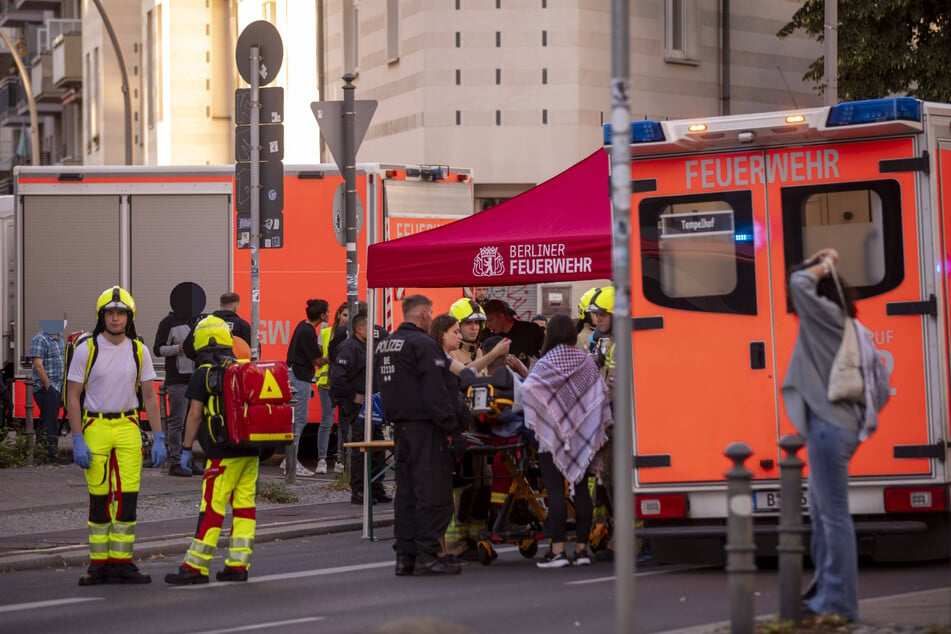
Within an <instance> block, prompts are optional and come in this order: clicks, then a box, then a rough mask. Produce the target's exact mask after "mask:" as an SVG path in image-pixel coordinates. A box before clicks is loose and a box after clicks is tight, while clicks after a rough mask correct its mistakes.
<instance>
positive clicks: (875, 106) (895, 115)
mask: <svg viewBox="0 0 951 634" xmlns="http://www.w3.org/2000/svg"><path fill="white" fill-rule="evenodd" d="M898 120H904V121H921V102H920V101H918V100H917V99H915V98H914V97H888V98H885V99H866V100H864V101H846V102H844V103H840V104H839V105H837V106H832V108H831V109H830V110H829V118H828V120H827V121H826V126H827V127H830V128H831V127H835V126H843V125H858V124H861V123H875V122H878V121H898Z"/></svg>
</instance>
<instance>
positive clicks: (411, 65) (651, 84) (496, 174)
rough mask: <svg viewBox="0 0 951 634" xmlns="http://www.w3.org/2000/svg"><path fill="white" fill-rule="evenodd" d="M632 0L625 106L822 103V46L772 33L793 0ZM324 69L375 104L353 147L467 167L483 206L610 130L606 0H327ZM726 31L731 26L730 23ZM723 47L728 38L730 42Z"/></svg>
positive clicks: (701, 112) (637, 113) (334, 93)
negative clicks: (813, 76)
mask: <svg viewBox="0 0 951 634" xmlns="http://www.w3.org/2000/svg"><path fill="white" fill-rule="evenodd" d="M725 4H727V3H721V2H716V1H713V0H642V1H639V2H631V3H630V24H629V33H630V40H629V47H630V60H629V63H630V102H631V117H632V118H633V119H638V118H650V119H665V118H681V117H691V116H710V115H715V114H727V113H730V114H741V113H744V112H754V111H759V110H775V109H782V108H794V107H806V106H813V105H821V100H820V98H819V97H818V96H817V95H816V94H815V93H814V92H813V91H812V89H811V87H809V86H806V85H804V84H803V83H802V80H801V78H802V76H803V74H804V73H805V71H806V69H807V67H808V65H809V64H810V63H811V62H812V60H813V59H815V58H816V57H817V56H819V55H820V54H821V50H820V48H819V45H818V44H817V43H816V42H815V41H813V40H809V39H807V38H805V37H802V36H792V37H789V38H787V39H784V40H780V39H778V38H777V37H776V32H777V31H779V29H780V28H781V27H782V26H783V25H784V24H785V23H786V22H788V20H789V18H790V17H791V16H792V15H793V13H794V12H795V11H796V10H797V9H798V8H799V6H801V4H802V3H801V2H800V1H799V0H733V2H730V3H728V5H727V6H729V13H728V14H725V13H724V9H723V5H725ZM326 5H327V6H326V15H325V18H326V21H325V31H326V37H325V40H324V41H325V47H326V52H325V57H326V68H325V73H324V75H325V77H326V78H327V79H328V81H327V83H326V86H325V88H326V94H327V98H328V99H340V98H341V94H342V90H341V86H342V83H343V82H341V81H339V79H338V78H339V77H340V76H342V75H343V74H344V73H345V72H352V73H354V74H355V75H356V76H357V79H356V81H355V83H356V85H357V97H358V98H360V99H377V100H379V102H380V105H379V108H378V110H377V112H376V114H375V116H374V118H373V122H372V124H371V125H370V128H369V130H368V132H367V135H366V138H365V140H364V141H363V145H362V147H361V149H360V154H359V155H358V158H361V159H368V158H369V157H373V159H374V160H394V159H395V158H397V157H399V158H400V160H406V161H411V162H429V163H438V164H452V165H466V166H469V167H472V168H473V171H474V176H475V182H476V196H477V198H480V199H483V205H486V204H491V203H494V202H496V201H498V200H499V199H504V198H507V197H510V196H512V195H515V194H517V193H519V192H521V191H524V190H525V189H526V188H528V187H530V186H532V185H534V184H537V183H538V182H540V181H543V180H545V179H547V178H549V177H551V176H553V175H554V174H556V173H558V172H559V171H561V170H563V169H565V168H567V167H569V166H570V165H572V164H573V163H574V162H575V161H577V160H579V159H580V158H581V157H583V156H586V155H587V154H589V153H590V152H591V151H593V150H594V149H595V148H596V147H598V146H599V144H600V143H601V124H602V123H603V122H605V121H609V120H610V109H611V95H610V88H609V87H610V84H611V0H403V1H398V0H327V2H326ZM725 25H728V30H729V35H728V37H726V38H725V37H724V26H725ZM725 41H728V42H729V46H728V48H727V50H724V46H723V44H724V42H725Z"/></svg>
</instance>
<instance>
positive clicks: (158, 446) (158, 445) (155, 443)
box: [152, 431, 168, 469]
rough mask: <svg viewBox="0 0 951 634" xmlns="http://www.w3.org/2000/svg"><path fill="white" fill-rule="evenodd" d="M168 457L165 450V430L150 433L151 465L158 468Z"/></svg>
mask: <svg viewBox="0 0 951 634" xmlns="http://www.w3.org/2000/svg"><path fill="white" fill-rule="evenodd" d="M167 457H168V452H167V451H165V432H161V431H157V432H154V433H153V434H152V466H153V467H155V468H156V469H158V468H159V467H161V466H162V463H164V462H165V458H167Z"/></svg>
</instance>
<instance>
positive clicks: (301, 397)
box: [290, 372, 311, 456]
mask: <svg viewBox="0 0 951 634" xmlns="http://www.w3.org/2000/svg"><path fill="white" fill-rule="evenodd" d="M290 380H291V391H292V392H294V455H295V456H296V455H297V448H298V446H300V435H301V434H302V433H303V432H304V427H306V426H307V409H308V408H309V407H310V386H311V382H310V381H301V380H300V379H298V378H297V377H296V376H295V375H294V373H293V372H291V376H290Z"/></svg>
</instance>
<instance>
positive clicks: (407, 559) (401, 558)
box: [396, 553, 416, 577]
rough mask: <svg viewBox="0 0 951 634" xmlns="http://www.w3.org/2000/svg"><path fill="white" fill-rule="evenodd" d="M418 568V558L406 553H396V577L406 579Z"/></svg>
mask: <svg viewBox="0 0 951 634" xmlns="http://www.w3.org/2000/svg"><path fill="white" fill-rule="evenodd" d="M415 566H416V556H415V555H407V554H405V553H396V576H397V577H405V576H407V575H411V574H413V569H414V568H415Z"/></svg>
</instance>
